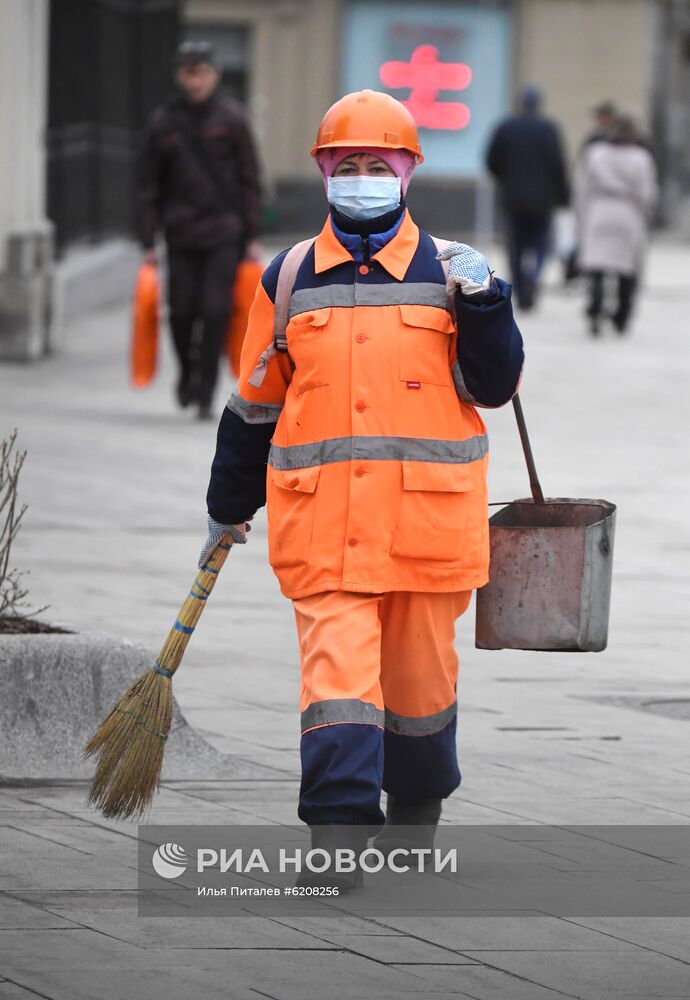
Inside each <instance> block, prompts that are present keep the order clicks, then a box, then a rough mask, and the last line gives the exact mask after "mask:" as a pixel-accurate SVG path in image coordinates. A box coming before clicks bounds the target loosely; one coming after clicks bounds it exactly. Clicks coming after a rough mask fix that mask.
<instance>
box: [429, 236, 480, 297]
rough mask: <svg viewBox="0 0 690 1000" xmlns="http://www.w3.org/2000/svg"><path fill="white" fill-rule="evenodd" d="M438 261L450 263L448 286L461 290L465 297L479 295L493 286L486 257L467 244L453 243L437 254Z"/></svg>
mask: <svg viewBox="0 0 690 1000" xmlns="http://www.w3.org/2000/svg"><path fill="white" fill-rule="evenodd" d="M436 260H449V261H450V265H449V268H448V284H449V285H454V286H455V287H456V288H459V289H460V291H461V292H462V294H463V295H469V296H472V295H479V294H481V293H482V292H485V291H486V290H487V289H488V288H489V286H490V285H491V271H490V269H489V265H488V263H487V260H486V257H485V256H484V255H483V254H481V253H479V251H478V250H475V249H474V248H473V247H470V246H468V245H467V243H451V245H450V246H449V247H446V249H445V250H442V251H441V253H437V254H436ZM451 290H452V289H451Z"/></svg>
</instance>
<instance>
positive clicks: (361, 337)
mask: <svg viewBox="0 0 690 1000" xmlns="http://www.w3.org/2000/svg"><path fill="white" fill-rule="evenodd" d="M366 339H367V338H366V337H365V336H364V334H363V333H358V334H357V336H356V337H355V340H356V341H357V343H358V344H363V343H364V341H365V340H366Z"/></svg>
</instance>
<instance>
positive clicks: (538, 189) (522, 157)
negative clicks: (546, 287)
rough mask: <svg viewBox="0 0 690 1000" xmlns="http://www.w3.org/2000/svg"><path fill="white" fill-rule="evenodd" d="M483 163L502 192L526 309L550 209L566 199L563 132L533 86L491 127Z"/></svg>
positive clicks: (535, 282)
mask: <svg viewBox="0 0 690 1000" xmlns="http://www.w3.org/2000/svg"><path fill="white" fill-rule="evenodd" d="M487 165H488V168H489V170H490V171H491V173H492V174H493V176H494V177H495V178H496V181H497V182H498V184H499V187H500V189H501V193H502V197H503V205H504V208H505V212H506V221H507V227H508V233H507V238H508V251H509V255H510V267H511V272H512V279H513V287H514V288H515V293H516V296H517V300H518V303H519V305H520V306H521V307H522V308H523V309H529V308H531V307H532V306H533V305H534V301H535V296H536V291H537V285H538V281H539V277H540V274H541V270H542V267H543V265H544V261H545V259H546V253H547V249H548V239H549V231H550V228H551V217H552V215H553V211H554V209H555V208H556V207H557V206H559V205H567V204H568V200H569V188H568V178H567V172H566V164H565V155H564V152H563V144H562V141H561V137H560V134H559V131H558V128H557V126H556V125H555V124H554V122H552V121H550V120H549V119H548V118H544V117H543V116H542V115H541V96H540V94H539V91H538V90H536V88H534V87H528V88H527V89H526V90H525V91H524V93H523V95H522V100H521V111H520V113H519V114H517V115H515V116H513V117H511V118H507V119H506V120H505V121H503V122H501V124H500V125H499V126H498V128H497V129H496V131H495V132H494V134H493V136H492V138H491V142H490V144H489V149H488V152H487Z"/></svg>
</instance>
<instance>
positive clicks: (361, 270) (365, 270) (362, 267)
mask: <svg viewBox="0 0 690 1000" xmlns="http://www.w3.org/2000/svg"><path fill="white" fill-rule="evenodd" d="M369 271H371V268H370V267H367V265H366V264H360V265H359V273H360V274H369Z"/></svg>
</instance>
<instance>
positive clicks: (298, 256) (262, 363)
mask: <svg viewBox="0 0 690 1000" xmlns="http://www.w3.org/2000/svg"><path fill="white" fill-rule="evenodd" d="M315 240H316V237H315V236H312V237H311V238H310V239H308V240H302V241H301V242H300V243H295V245H294V247H290V249H289V250H288V252H287V253H286V254H285V256H284V257H283V262H282V264H281V265H280V270H279V271H278V283H277V285H276V297H275V302H274V303H273V340H272V341H271V343H270V344H269V345H268V347H266V349H265V350H263V351H262V352H261V354H260V355H259V363H258V364H257V366H256V368H255V369H254V371H253V372H252V373H251V375H250V376H249V384H250V385H251V386H254V388H255V389H260V388H261V386H262V385H263V381H264V379H265V377H266V369H267V368H268V363H269V361H270V360H271V358H272V357H273V355H274V354H277V353H280V354H287V334H286V332H285V331H286V330H287V325H288V313H289V311H290V297H291V295H292V289H293V288H294V287H295V279H296V278H297V272H298V271H299V269H300V267H301V265H302V262H303V260H304V258H305V257H306V256H307V254H308V253H309V251H310V250H311V248H312V247H313V245H314V242H315Z"/></svg>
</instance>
